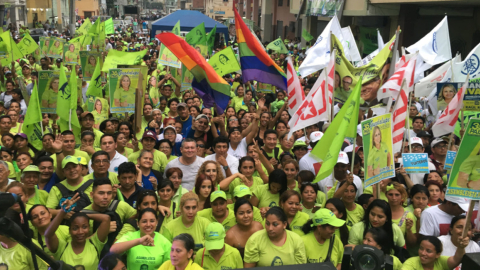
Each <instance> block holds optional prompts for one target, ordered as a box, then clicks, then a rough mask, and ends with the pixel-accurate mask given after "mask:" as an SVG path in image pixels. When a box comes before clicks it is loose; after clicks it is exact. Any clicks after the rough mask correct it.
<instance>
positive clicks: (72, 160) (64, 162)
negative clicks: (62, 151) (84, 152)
mask: <svg viewBox="0 0 480 270" xmlns="http://www.w3.org/2000/svg"><path fill="white" fill-rule="evenodd" d="M68 163H73V164H77V165H78V164H80V163H79V162H78V158H77V157H74V156H66V157H65V158H64V159H63V160H62V169H65V167H66V166H67V164H68Z"/></svg>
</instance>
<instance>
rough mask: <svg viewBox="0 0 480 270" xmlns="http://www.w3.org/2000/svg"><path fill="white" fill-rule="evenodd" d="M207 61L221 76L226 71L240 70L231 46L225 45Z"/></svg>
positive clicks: (226, 72)
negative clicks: (225, 46)
mask: <svg viewBox="0 0 480 270" xmlns="http://www.w3.org/2000/svg"><path fill="white" fill-rule="evenodd" d="M208 63H209V64H210V65H211V66H212V67H213V69H215V71H216V72H217V74H218V75H220V76H223V75H225V74H228V73H232V72H235V71H237V70H240V65H239V64H238V61H237V57H236V56H235V52H234V51H233V49H232V47H227V48H225V49H223V50H221V51H219V52H218V53H215V54H214V55H213V56H212V57H210V60H208Z"/></svg>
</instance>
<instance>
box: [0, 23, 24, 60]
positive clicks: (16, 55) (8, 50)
mask: <svg viewBox="0 0 480 270" xmlns="http://www.w3.org/2000/svg"><path fill="white" fill-rule="evenodd" d="M0 52H2V53H3V54H2V55H1V58H0V59H1V63H2V65H3V66H10V64H11V63H12V61H15V60H17V59H20V58H23V54H22V52H21V51H20V50H19V49H18V46H17V43H15V42H14V41H13V39H12V37H11V36H10V31H6V32H3V33H2V34H1V35H0Z"/></svg>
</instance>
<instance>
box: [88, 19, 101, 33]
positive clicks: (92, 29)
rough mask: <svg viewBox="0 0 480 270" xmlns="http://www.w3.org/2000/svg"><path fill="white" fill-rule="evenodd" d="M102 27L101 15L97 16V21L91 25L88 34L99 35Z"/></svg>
mask: <svg viewBox="0 0 480 270" xmlns="http://www.w3.org/2000/svg"><path fill="white" fill-rule="evenodd" d="M99 29H100V17H98V18H97V20H96V21H95V23H94V24H93V25H92V27H90V30H88V34H89V35H91V36H96V35H98V32H99Z"/></svg>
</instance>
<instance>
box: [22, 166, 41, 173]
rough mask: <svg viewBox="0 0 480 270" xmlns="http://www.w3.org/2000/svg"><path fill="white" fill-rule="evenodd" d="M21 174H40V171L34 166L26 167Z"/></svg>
mask: <svg viewBox="0 0 480 270" xmlns="http://www.w3.org/2000/svg"><path fill="white" fill-rule="evenodd" d="M23 172H24V173H26V172H37V173H40V170H39V169H38V167H37V166H35V165H28V166H27V167H25V169H23Z"/></svg>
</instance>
